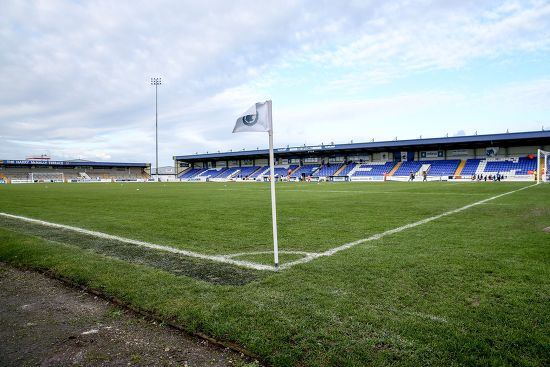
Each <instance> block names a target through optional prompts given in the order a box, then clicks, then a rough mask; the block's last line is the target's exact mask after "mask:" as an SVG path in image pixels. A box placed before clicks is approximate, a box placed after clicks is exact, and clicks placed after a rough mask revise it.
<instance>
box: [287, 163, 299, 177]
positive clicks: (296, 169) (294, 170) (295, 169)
mask: <svg viewBox="0 0 550 367" xmlns="http://www.w3.org/2000/svg"><path fill="white" fill-rule="evenodd" d="M300 167H301V166H300V165H298V167H296V168H294V169H293V170H292V172H290V175H289V176H291V175H292V174H293V173H294V172H296V171H298V170H299V169H300Z"/></svg>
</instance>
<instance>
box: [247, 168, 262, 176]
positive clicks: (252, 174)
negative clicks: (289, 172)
mask: <svg viewBox="0 0 550 367" xmlns="http://www.w3.org/2000/svg"><path fill="white" fill-rule="evenodd" d="M262 168H264V167H262V166H260V167H258V169H257V170H255V171H254V172H252V173H251V174H249V175H248V176H246V177H250V176H254V174H256V173H257V172H258V171H259V170H261V169H262Z"/></svg>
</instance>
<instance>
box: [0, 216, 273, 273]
mask: <svg viewBox="0 0 550 367" xmlns="http://www.w3.org/2000/svg"><path fill="white" fill-rule="evenodd" d="M0 215H1V216H3V217H7V218H12V219H19V220H22V221H25V222H30V223H35V224H40V225H43V226H47V227H53V228H61V229H66V230H69V231H74V232H78V233H83V234H87V235H90V236H94V237H99V238H105V239H107V240H114V241H119V242H124V243H131V244H133V245H137V246H142V247H147V248H151V249H155V250H160V251H167V252H172V253H175V254H181V255H184V256H189V257H195V258H198V259H205V260H211V261H217V262H222V263H227V264H233V265H238V266H242V267H245V268H250V269H256V270H270V271H275V270H276V269H275V268H274V267H273V266H272V265H263V264H257V263H253V262H250V261H244V260H234V259H231V258H230V257H231V255H229V256H227V255H205V254H201V253H198V252H193V251H187V250H180V249H177V248H174V247H169V246H162V245H157V244H154V243H149V242H145V241H138V240H132V239H130V238H125V237H119V236H113V235H110V234H107V233H103V232H97V231H91V230H88V229H84V228H79V227H73V226H68V225H65V224H57V223H52V222H46V221H44V220H39V219H33V218H28V217H23V216H20V215H13V214H8V213H0Z"/></svg>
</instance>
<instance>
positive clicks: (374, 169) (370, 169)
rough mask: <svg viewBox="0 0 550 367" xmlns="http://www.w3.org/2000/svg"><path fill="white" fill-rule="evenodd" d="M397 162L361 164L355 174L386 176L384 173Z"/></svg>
mask: <svg viewBox="0 0 550 367" xmlns="http://www.w3.org/2000/svg"><path fill="white" fill-rule="evenodd" d="M396 163H397V162H378V163H377V162H372V163H366V164H359V165H358V166H357V168H356V169H355V171H354V172H353V176H357V177H361V176H384V173H388V172H390V171H391V170H392V168H393V167H394V166H395V164H396ZM340 175H342V174H340ZM407 175H408V173H407Z"/></svg>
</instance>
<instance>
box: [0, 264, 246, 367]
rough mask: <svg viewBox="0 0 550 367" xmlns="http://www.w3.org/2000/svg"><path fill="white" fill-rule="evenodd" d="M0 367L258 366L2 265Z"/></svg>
mask: <svg viewBox="0 0 550 367" xmlns="http://www.w3.org/2000/svg"><path fill="white" fill-rule="evenodd" d="M0 340H1V342H0V366H31V365H33V366H34V365H40V366H68V365H71V366H75V365H80V366H128V365H132V366H244V365H247V366H254V365H255V364H246V363H245V362H243V359H242V358H241V356H240V355H239V354H237V353H235V352H233V351H230V350H228V349H221V348H218V347H216V346H213V345H212V344H210V343H208V342H207V341H204V340H201V339H198V338H195V337H191V336H188V335H185V334H183V333H182V332H180V331H178V330H174V329H172V328H170V327H166V326H162V325H158V324H157V323H155V322H151V321H148V320H145V319H143V318H142V317H139V316H136V315H135V314H133V313H132V312H128V311H124V310H121V309H120V308H117V307H115V306H113V305H112V304H110V303H109V302H107V301H105V300H103V299H100V298H98V297H96V296H93V295H91V294H89V293H86V292H84V291H82V290H78V289H74V288H71V287H68V286H67V285H65V284H63V283H62V282H60V281H57V280H53V279H50V278H47V277H46V276H44V275H42V274H38V273H35V272H31V271H21V270H18V269H14V268H12V267H9V266H7V265H5V264H2V263H0Z"/></svg>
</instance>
